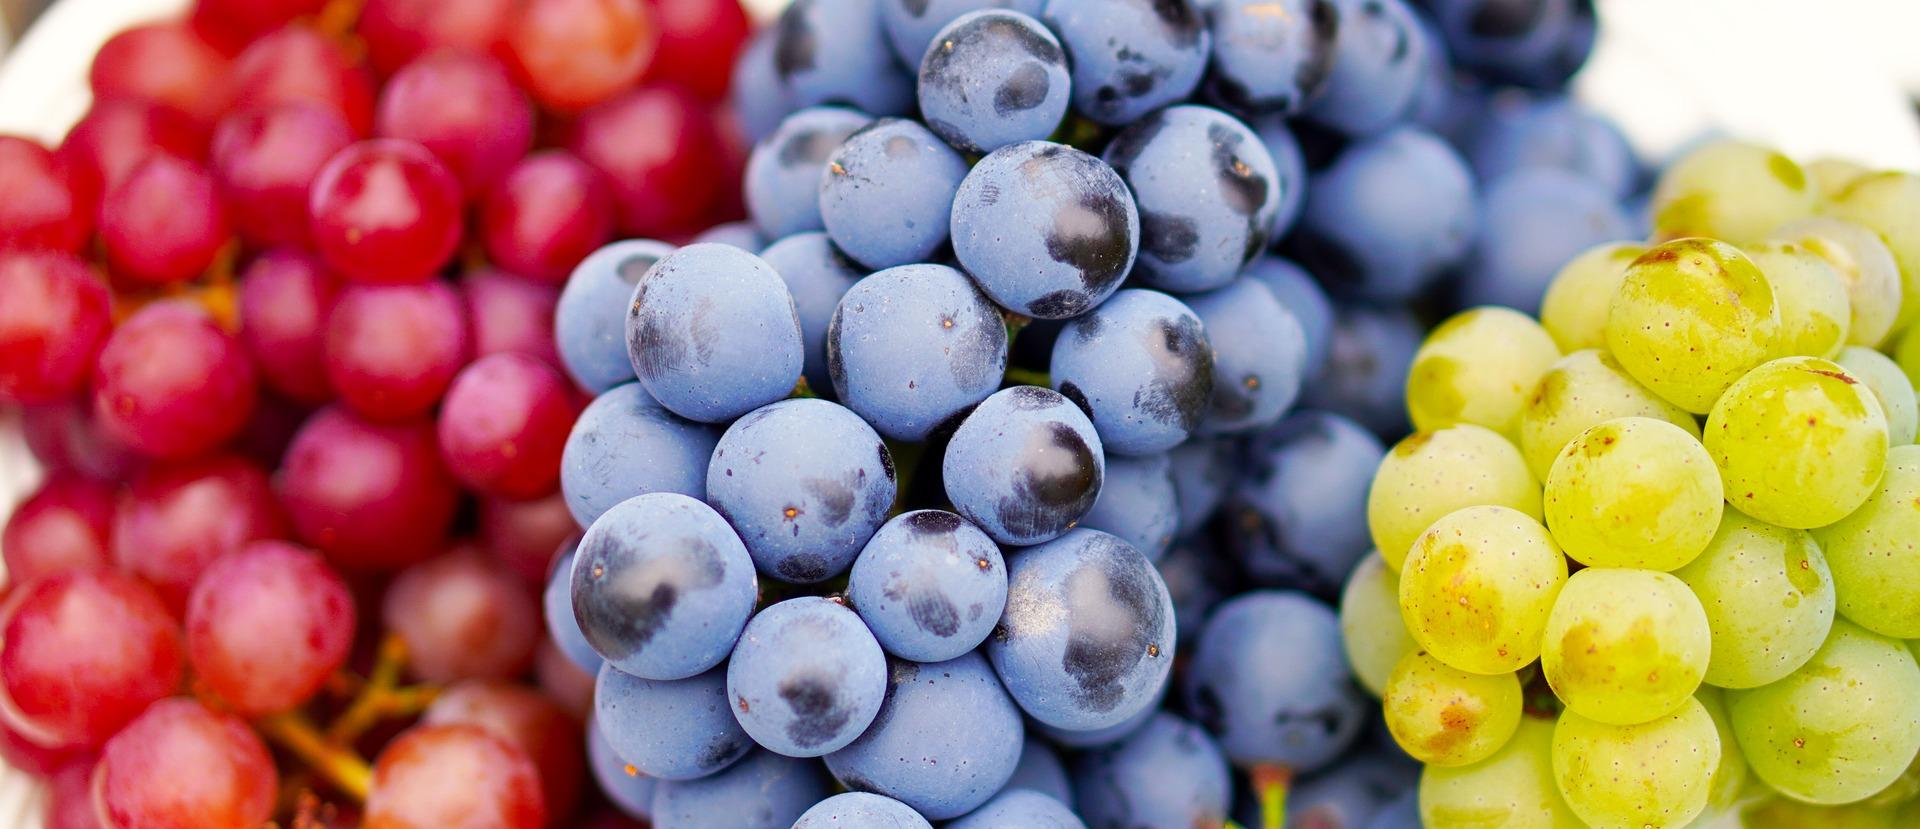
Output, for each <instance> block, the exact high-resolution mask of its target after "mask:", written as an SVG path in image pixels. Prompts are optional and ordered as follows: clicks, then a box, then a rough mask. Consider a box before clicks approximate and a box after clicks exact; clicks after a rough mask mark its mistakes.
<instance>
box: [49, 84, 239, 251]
mask: <svg viewBox="0 0 1920 829" xmlns="http://www.w3.org/2000/svg"><path fill="white" fill-rule="evenodd" d="M162 153H164V154H166V155H171V156H175V157H177V158H183V159H187V160H189V161H192V160H197V159H200V158H204V157H205V156H206V153H207V133H206V129H205V127H204V126H203V125H201V124H198V123H195V122H194V120H193V119H192V118H191V117H189V116H188V115H187V114H186V113H183V112H181V111H179V110H177V109H174V108H172V107H169V106H165V105H163V104H156V103H152V102H149V101H137V100H128V99H125V98H121V99H113V100H105V101H96V102H94V104H93V105H92V106H91V107H89V108H88V109H87V114H86V115H85V116H83V117H82V118H81V119H80V121H79V123H76V124H74V125H73V129H71V130H68V131H67V137H66V139H65V140H64V141H62V142H61V143H60V149H59V155H58V160H60V161H64V162H66V164H67V165H68V169H69V171H70V176H71V178H70V179H69V180H70V181H71V182H72V187H73V194H74V207H75V208H76V209H84V210H86V214H87V218H86V220H85V222H86V224H84V225H82V226H81V228H80V229H79V230H75V231H73V232H75V233H79V232H81V231H82V230H84V231H91V229H92V221H93V218H94V214H95V208H96V207H97V206H98V205H99V203H100V194H101V193H103V192H105V191H106V190H107V189H108V188H110V187H112V186H114V185H116V184H119V183H120V180H121V179H123V178H126V175H127V171H128V170H131V169H133V167H134V165H136V164H139V163H140V162H141V161H144V160H145V159H146V158H147V156H149V155H155V154H162Z"/></svg>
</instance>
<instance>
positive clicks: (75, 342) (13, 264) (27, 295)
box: [0, 145, 139, 404]
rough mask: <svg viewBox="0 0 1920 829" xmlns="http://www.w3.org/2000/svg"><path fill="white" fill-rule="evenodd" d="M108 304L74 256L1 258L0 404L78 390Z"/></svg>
mask: <svg viewBox="0 0 1920 829" xmlns="http://www.w3.org/2000/svg"><path fill="white" fill-rule="evenodd" d="M0 147H4V145H0ZM4 184H5V182H4V181H0V186H3V185H4ZM110 304H111V298H110V296H109V293H108V290H107V286H106V283H105V282H103V281H102V280H101V279H100V277H99V275H98V274H96V273H94V271H93V269H92V268H90V267H88V266H87V264H86V263H85V262H83V261H81V260H80V259H78V258H75V257H73V256H69V255H66V254H62V253H53V252H45V253H13V252H4V253H0V400H5V401H7V402H10V403H29V404H31V403H52V402H55V401H58V400H61V399H63V398H66V397H69V396H71V395H73V394H75V393H76V392H80V391H82V390H83V389H84V388H85V387H86V385H87V383H88V381H89V376H88V375H89V373H90V372H92V371H93V368H94V360H95V357H96V356H97V355H99V354H100V351H101V348H102V347H103V344H104V343H105V342H107V341H108V340H109V338H110V337H111V334H112V331H111V329H112V326H113V321H112V319H111V318H110V316H109V306H110ZM137 319H139V317H138V316H137V315H136V317H135V318H133V319H130V320H129V323H130V324H131V323H133V322H134V321H135V320H137Z"/></svg>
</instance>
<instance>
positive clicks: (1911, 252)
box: [1826, 172, 1920, 330]
mask: <svg viewBox="0 0 1920 829" xmlns="http://www.w3.org/2000/svg"><path fill="white" fill-rule="evenodd" d="M1826 213H1827V215H1829V216H1833V217H1834V218H1838V219H1845V220H1847V221H1850V222H1858V223H1860V224H1863V225H1866V226H1867V229H1869V230H1872V231H1873V232H1875V233H1878V234H1880V238H1881V239H1883V240H1885V241H1886V243H1887V250H1889V251H1892V252H1893V261H1895V262H1898V263H1899V264H1900V292H1901V293H1900V314H1899V316H1897V317H1895V318H1894V321H1893V327H1894V328H1895V329H1896V330H1899V329H1904V328H1906V327H1907V326H1908V325H1909V324H1911V323H1912V322H1913V321H1914V320H1915V319H1920V175H1914V174H1912V173H1901V172H1884V173H1869V174H1867V175H1864V176H1861V177H1859V178H1856V179H1854V180H1853V181H1852V182H1849V183H1848V184H1847V186H1846V188H1845V189H1843V190H1841V191H1840V194H1839V195H1838V196H1835V197H1834V199H1833V201H1832V202H1831V203H1830V204H1828V205H1827V209H1826Z"/></svg>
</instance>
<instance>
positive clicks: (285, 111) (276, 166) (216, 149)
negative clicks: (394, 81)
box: [208, 100, 356, 245]
mask: <svg viewBox="0 0 1920 829" xmlns="http://www.w3.org/2000/svg"><path fill="white" fill-rule="evenodd" d="M355 138H356V135H355V134H354V131H353V127H352V126H351V125H349V124H348V123H347V121H346V119H345V118H344V117H342V116H341V115H340V114H339V113H338V112H336V111H334V110H332V109H330V108H328V107H326V106H323V105H320V104H317V103H314V102H311V101H303V100H295V101H287V102H285V103H281V104H276V105H274V106H270V107H264V108H260V109H251V110H244V111H241V112H235V113H233V114H231V115H228V116H227V117H226V118H223V119H221V121H220V124H219V126H218V127H217V128H216V129H215V130H214V133H213V148H212V151H211V154H210V155H211V157H210V159H209V161H208V166H209V168H210V169H211V170H212V172H213V177H214V181H215V182H217V183H218V184H219V185H220V199H221V201H222V202H224V203H225V204H226V206H227V208H228V209H227V218H228V219H229V220H231V221H232V222H233V226H234V229H235V230H236V231H238V232H239V234H240V237H241V238H242V239H245V240H247V241H248V242H251V243H253V244H256V245H305V244H307V243H308V231H307V191H308V190H309V189H310V188H311V187H312V186H313V180H314V179H315V178H316V177H318V176H319V174H320V168H321V167H322V166H324V165H325V164H326V163H327V159H329V158H332V157H333V155H334V154H335V153H337V152H339V151H341V150H343V149H345V148H346V147H347V145H349V144H352V143H353V142H354V139H355Z"/></svg>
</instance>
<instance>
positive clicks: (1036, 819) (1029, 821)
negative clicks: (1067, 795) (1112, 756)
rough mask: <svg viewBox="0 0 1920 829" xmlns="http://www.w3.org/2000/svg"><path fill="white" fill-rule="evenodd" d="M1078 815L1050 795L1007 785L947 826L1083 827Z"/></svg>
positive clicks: (978, 828)
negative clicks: (1001, 790) (997, 793)
mask: <svg viewBox="0 0 1920 829" xmlns="http://www.w3.org/2000/svg"><path fill="white" fill-rule="evenodd" d="M1086 825H1087V824H1086V823H1084V822H1082V821H1081V820H1080V816H1079V815H1076V814H1074V812H1073V810H1072V809H1070V808H1067V805H1066V804H1065V803H1061V802H1060V801H1058V800H1055V799H1053V798H1051V797H1048V796H1046V795H1044V794H1041V793H1039V792H1036V791H1031V790H1028V789H1008V790H1006V791H1003V792H1001V793H1000V794H999V795H996V796H995V797H994V798H993V799H992V800H990V801H988V802H987V803H986V805H984V806H981V807H980V808H979V809H976V810H974V811H973V812H972V813H971V814H968V815H967V816H966V817H963V818H961V819H959V820H956V821H954V822H952V823H949V824H947V829H998V827H1002V826H1021V827H1033V829H1086Z"/></svg>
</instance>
